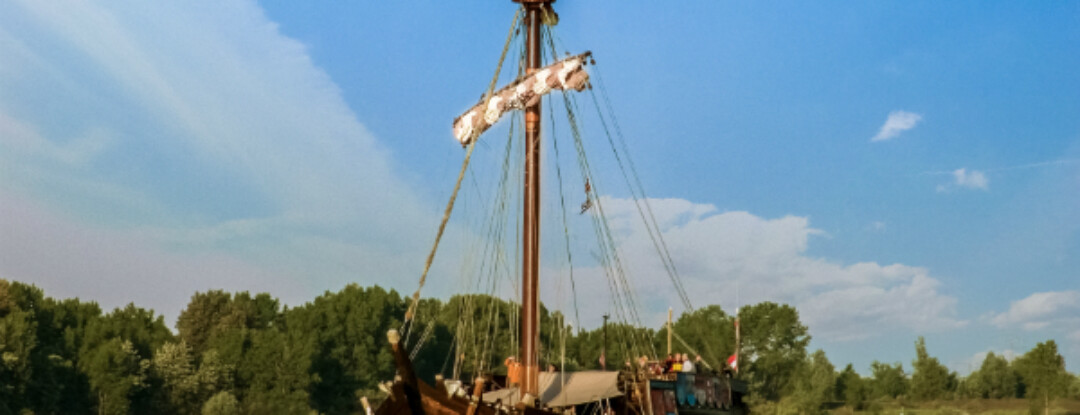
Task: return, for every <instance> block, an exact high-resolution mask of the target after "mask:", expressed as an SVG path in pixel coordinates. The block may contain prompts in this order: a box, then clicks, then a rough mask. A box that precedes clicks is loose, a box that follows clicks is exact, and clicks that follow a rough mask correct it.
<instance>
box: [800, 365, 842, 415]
mask: <svg viewBox="0 0 1080 415" xmlns="http://www.w3.org/2000/svg"><path fill="white" fill-rule="evenodd" d="M797 373H798V376H797V377H796V379H795V393H794V394H793V395H792V397H793V399H792V400H793V402H794V403H795V405H796V406H797V407H798V408H799V412H800V413H803V414H819V413H824V412H825V410H824V408H823V405H824V404H825V402H828V401H830V400H832V398H833V396H834V395H835V394H836V389H835V388H836V368H834V367H833V365H832V363H830V362H829V359H828V358H827V357H826V356H825V352H824V351H822V350H820V349H818V350H817V351H815V352H814V353H813V354H811V355H810V357H809V358H808V359H807V360H806V362H805V363H804V364H803V365H802V367H801V368H800V369H799V371H798V372H797Z"/></svg>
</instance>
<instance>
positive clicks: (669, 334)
mask: <svg viewBox="0 0 1080 415" xmlns="http://www.w3.org/2000/svg"><path fill="white" fill-rule="evenodd" d="M667 354H668V355H669V356H670V355H671V307H668V309H667Z"/></svg>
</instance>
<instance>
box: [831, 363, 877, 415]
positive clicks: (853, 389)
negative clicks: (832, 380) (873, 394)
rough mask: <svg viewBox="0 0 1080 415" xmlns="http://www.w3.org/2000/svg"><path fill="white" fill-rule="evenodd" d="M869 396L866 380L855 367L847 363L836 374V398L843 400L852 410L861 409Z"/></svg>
mask: <svg viewBox="0 0 1080 415" xmlns="http://www.w3.org/2000/svg"><path fill="white" fill-rule="evenodd" d="M868 397H869V391H868V390H867V381H866V380H864V379H863V378H862V376H859V373H858V372H855V368H854V367H853V366H852V365H851V364H850V363H848V365H847V367H845V368H844V370H843V371H842V372H840V374H839V375H837V376H836V399H838V400H841V401H844V402H845V403H846V404H847V405H848V406H851V408H852V409H853V410H856V411H858V410H862V409H863V408H864V407H865V405H866V399H867V398H868Z"/></svg>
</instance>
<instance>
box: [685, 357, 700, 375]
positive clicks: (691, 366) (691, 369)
mask: <svg viewBox="0 0 1080 415" xmlns="http://www.w3.org/2000/svg"><path fill="white" fill-rule="evenodd" d="M699 358H700V357H699ZM682 371H683V373H697V372H696V371H695V370H694V362H691V361H690V355H688V354H686V353H683V364H682Z"/></svg>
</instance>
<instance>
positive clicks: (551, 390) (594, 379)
mask: <svg viewBox="0 0 1080 415" xmlns="http://www.w3.org/2000/svg"><path fill="white" fill-rule="evenodd" d="M618 383H619V372H602V371H589V372H571V373H565V372H541V373H540V402H541V403H543V404H546V405H549V406H569V405H580V404H583V403H589V402H596V401H598V400H600V399H605V398H612V397H616V396H622V392H619V385H618ZM499 400H501V401H502V404H504V405H510V406H512V405H514V404H516V403H517V402H518V401H519V400H521V394H520V393H519V391H518V388H507V389H503V390H497V391H494V392H488V393H485V394H484V402H495V401H499Z"/></svg>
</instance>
